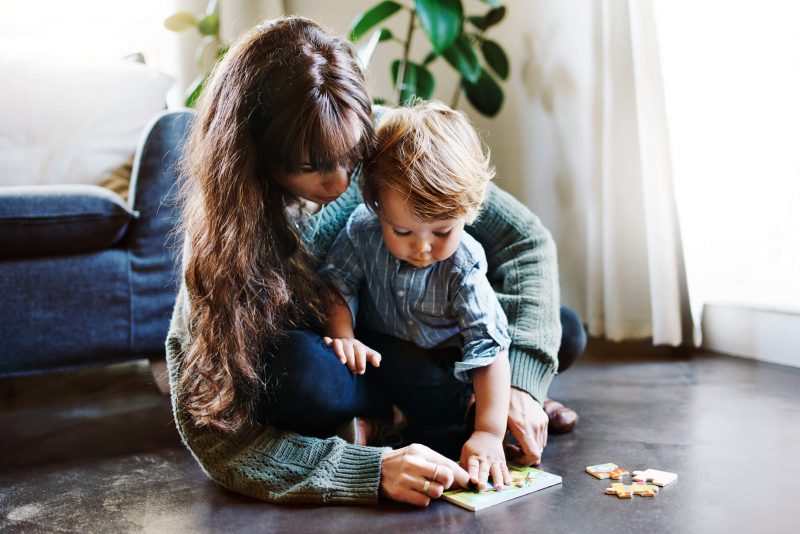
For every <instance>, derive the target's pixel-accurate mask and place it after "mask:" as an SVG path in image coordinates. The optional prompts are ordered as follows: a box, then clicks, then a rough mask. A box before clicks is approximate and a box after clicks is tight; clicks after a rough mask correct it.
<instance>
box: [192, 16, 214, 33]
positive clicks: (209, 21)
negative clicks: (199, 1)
mask: <svg viewBox="0 0 800 534" xmlns="http://www.w3.org/2000/svg"><path fill="white" fill-rule="evenodd" d="M197 29H198V30H200V33H202V34H203V35H209V36H213V35H217V34H218V33H219V16H217V15H206V16H205V17H203V18H202V19H200V21H199V22H198V23H197Z"/></svg>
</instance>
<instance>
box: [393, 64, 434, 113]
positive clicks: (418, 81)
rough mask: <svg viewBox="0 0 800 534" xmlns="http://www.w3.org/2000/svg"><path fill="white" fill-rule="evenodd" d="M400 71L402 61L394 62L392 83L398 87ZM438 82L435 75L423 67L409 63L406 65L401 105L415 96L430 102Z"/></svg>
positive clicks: (401, 91) (401, 90)
mask: <svg viewBox="0 0 800 534" xmlns="http://www.w3.org/2000/svg"><path fill="white" fill-rule="evenodd" d="M398 70H400V60H399V59H395V60H394V61H392V82H393V83H394V84H395V85H397V71H398ZM435 88H436V82H435V81H434V79H433V74H431V72H430V71H429V70H428V69H426V68H425V67H423V66H422V65H417V64H416V63H413V62H411V61H409V62H408V63H406V70H405V74H404V75H403V83H402V86H401V88H400V104H401V105H403V104H405V103H406V102H408V100H409V99H410V98H411V97H413V96H418V97H420V98H422V99H423V100H428V99H429V98H430V97H431V95H433V90H434V89H435Z"/></svg>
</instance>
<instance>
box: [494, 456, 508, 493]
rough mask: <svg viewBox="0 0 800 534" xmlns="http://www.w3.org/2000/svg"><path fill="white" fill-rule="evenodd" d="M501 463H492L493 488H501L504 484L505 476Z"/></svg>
mask: <svg viewBox="0 0 800 534" xmlns="http://www.w3.org/2000/svg"><path fill="white" fill-rule="evenodd" d="M501 465H502V464H501V463H500V462H496V463H493V464H492V468H491V474H492V484H493V485H494V487H495V489H503V486H505V485H506V484H505V482H506V481H505V478H504V477H503V469H502V468H501V467H500V466H501Z"/></svg>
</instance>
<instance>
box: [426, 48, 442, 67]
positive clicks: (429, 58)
mask: <svg viewBox="0 0 800 534" xmlns="http://www.w3.org/2000/svg"><path fill="white" fill-rule="evenodd" d="M437 57H439V54H437V53H436V52H434V51H432V50H431V52H430V53H429V54H428V55H427V56H425V59H424V60H423V61H422V64H423V65H425V66H426V67H427V66H428V65H430V64H431V63H433V61H434V60H435V59H436V58H437Z"/></svg>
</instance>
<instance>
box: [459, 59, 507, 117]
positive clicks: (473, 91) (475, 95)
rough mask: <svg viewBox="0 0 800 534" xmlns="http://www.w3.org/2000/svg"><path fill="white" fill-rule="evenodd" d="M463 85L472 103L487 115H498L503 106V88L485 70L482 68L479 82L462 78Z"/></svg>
mask: <svg viewBox="0 0 800 534" xmlns="http://www.w3.org/2000/svg"><path fill="white" fill-rule="evenodd" d="M461 87H462V88H463V89H464V92H465V93H466V94H467V99H468V100H469V102H470V104H472V106H473V107H474V108H475V109H477V110H478V111H479V112H481V113H482V114H484V115H486V116H487V117H494V116H495V115H497V113H498V112H499V111H500V108H501V107H502V106H503V90H502V89H501V88H500V86H499V85H497V82H496V81H494V78H492V77H491V75H489V73H488V72H486V71H485V70H481V75H480V77H479V78H478V82H477V83H470V82H469V81H468V80H465V79H463V78H462V79H461Z"/></svg>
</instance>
